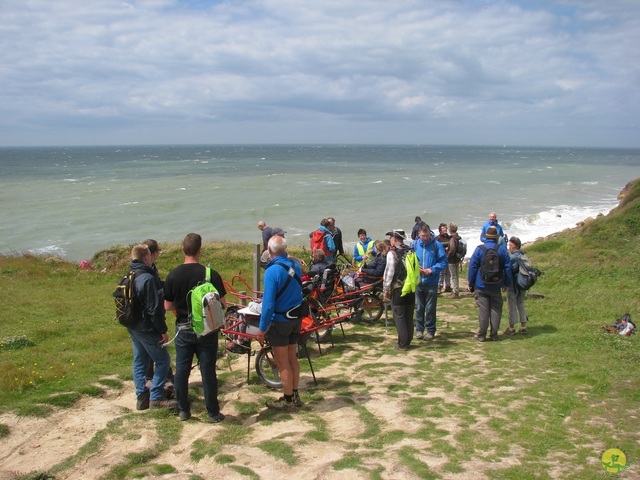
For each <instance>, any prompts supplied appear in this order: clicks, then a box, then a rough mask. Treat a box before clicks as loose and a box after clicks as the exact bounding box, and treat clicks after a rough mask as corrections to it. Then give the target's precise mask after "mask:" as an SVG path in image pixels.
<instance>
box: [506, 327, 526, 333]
mask: <svg viewBox="0 0 640 480" xmlns="http://www.w3.org/2000/svg"><path fill="white" fill-rule="evenodd" d="M521 331H522V330H521ZM515 334H516V329H515V328H513V327H509V328H507V329H506V330H505V331H504V333H503V335H515Z"/></svg>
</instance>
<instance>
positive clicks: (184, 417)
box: [178, 410, 191, 422]
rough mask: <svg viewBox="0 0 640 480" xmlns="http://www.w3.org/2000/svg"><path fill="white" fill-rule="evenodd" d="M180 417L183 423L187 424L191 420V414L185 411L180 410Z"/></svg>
mask: <svg viewBox="0 0 640 480" xmlns="http://www.w3.org/2000/svg"><path fill="white" fill-rule="evenodd" d="M178 416H179V417H180V421H181V422H186V421H187V420H189V419H190V418H191V412H185V411H184V410H180V413H179V414H178Z"/></svg>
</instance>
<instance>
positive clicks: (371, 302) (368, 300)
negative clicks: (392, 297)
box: [361, 295, 384, 322]
mask: <svg viewBox="0 0 640 480" xmlns="http://www.w3.org/2000/svg"><path fill="white" fill-rule="evenodd" d="M363 300H364V301H363V302H362V305H361V308H362V310H363V312H362V320H366V321H368V322H375V321H377V320H380V317H382V313H383V312H384V303H383V302H382V300H380V299H379V298H378V297H376V296H375V295H365V296H364V297H363Z"/></svg>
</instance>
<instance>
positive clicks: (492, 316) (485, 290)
mask: <svg viewBox="0 0 640 480" xmlns="http://www.w3.org/2000/svg"><path fill="white" fill-rule="evenodd" d="M485 237H486V240H485V241H484V244H482V245H478V246H477V247H476V249H475V251H474V252H473V255H472V256H471V259H470V260H469V273H468V280H469V291H470V292H475V294H476V303H477V304H478V333H477V335H475V336H474V338H475V339H476V340H478V341H479V342H484V341H485V340H486V337H487V330H488V329H489V326H491V331H490V338H491V340H497V339H498V329H499V328H500V319H501V318H502V303H503V300H502V290H504V291H508V290H510V289H512V288H513V277H512V276H511V259H510V258H509V252H507V248H506V247H505V246H504V244H502V243H501V242H500V238H501V237H500V234H499V233H498V229H497V228H496V227H494V226H491V227H489V228H488V229H487V231H486V233H485ZM490 249H493V250H495V251H496V253H497V255H498V257H499V267H500V272H501V275H500V279H499V280H498V281H497V282H492V283H488V282H487V281H486V279H483V268H482V266H483V258H484V257H485V255H488V254H489V250H490Z"/></svg>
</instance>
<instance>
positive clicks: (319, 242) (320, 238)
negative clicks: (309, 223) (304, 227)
mask: <svg viewBox="0 0 640 480" xmlns="http://www.w3.org/2000/svg"><path fill="white" fill-rule="evenodd" d="M326 235H327V233H326V232H323V231H322V230H320V229H318V230H316V231H314V232H313V235H311V241H310V242H309V248H310V249H311V254H313V251H314V250H322V251H323V252H324V256H325V257H327V258H329V257H333V253H331V252H330V251H329V247H327V239H326V238H325V237H326Z"/></svg>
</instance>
